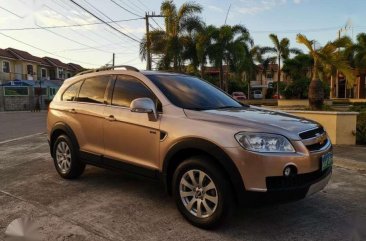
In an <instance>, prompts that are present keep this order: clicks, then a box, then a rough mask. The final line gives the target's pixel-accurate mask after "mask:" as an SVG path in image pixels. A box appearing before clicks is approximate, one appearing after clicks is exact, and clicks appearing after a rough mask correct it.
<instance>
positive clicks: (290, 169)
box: [283, 165, 297, 177]
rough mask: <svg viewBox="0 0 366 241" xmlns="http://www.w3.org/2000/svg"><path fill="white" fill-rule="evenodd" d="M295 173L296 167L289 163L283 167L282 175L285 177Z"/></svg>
mask: <svg viewBox="0 0 366 241" xmlns="http://www.w3.org/2000/svg"><path fill="white" fill-rule="evenodd" d="M296 174H297V168H296V167H295V166H293V165H289V166H287V167H285V169H283V175H284V176H285V177H293V176H295V175H296Z"/></svg>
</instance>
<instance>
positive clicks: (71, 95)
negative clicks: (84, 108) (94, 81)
mask: <svg viewBox="0 0 366 241" xmlns="http://www.w3.org/2000/svg"><path fill="white" fill-rule="evenodd" d="M81 83H83V81H79V82H76V83H75V84H73V85H70V86H69V88H67V89H66V91H65V92H64V93H63V94H62V97H61V100H63V101H75V100H76V97H77V95H78V93H79V89H80V86H81Z"/></svg>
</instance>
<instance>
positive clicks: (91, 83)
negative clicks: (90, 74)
mask: <svg viewBox="0 0 366 241" xmlns="http://www.w3.org/2000/svg"><path fill="white" fill-rule="evenodd" d="M109 79H110V77H109V76H99V77H94V78H89V79H86V80H85V81H84V83H83V85H82V86H81V89H80V93H79V96H78V101H80V102H89V103H103V102H104V93H105V90H106V88H107V85H108V81H109Z"/></svg>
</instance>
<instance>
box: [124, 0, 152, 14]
mask: <svg viewBox="0 0 366 241" xmlns="http://www.w3.org/2000/svg"><path fill="white" fill-rule="evenodd" d="M120 2H122V1H121V0H120ZM127 2H129V3H131V4H132V5H133V6H135V7H136V8H137V9H139V10H138V11H142V12H145V11H146V10H144V9H142V8H141V7H139V6H138V5H137V4H135V3H134V2H133V1H129V0H127Z"/></svg>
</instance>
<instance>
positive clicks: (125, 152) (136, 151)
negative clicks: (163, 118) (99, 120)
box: [103, 75, 160, 170]
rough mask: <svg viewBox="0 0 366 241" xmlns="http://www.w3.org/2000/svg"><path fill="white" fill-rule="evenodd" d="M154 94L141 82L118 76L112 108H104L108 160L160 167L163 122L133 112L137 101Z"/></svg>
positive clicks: (112, 98) (154, 98)
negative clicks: (132, 108)
mask: <svg viewBox="0 0 366 241" xmlns="http://www.w3.org/2000/svg"><path fill="white" fill-rule="evenodd" d="M142 97H149V98H151V99H153V100H154V101H156V103H157V102H158V100H157V98H156V97H155V95H154V94H153V93H152V92H151V90H150V89H148V87H147V86H146V85H145V84H144V83H143V82H142V81H140V80H139V79H137V78H135V77H133V76H129V75H118V76H117V78H116V81H115V84H114V86H113V92H112V94H111V98H110V99H111V102H110V105H107V106H106V109H105V118H106V119H105V120H104V125H103V126H104V146H105V157H106V160H109V161H112V160H114V161H115V160H117V161H118V162H119V163H120V164H121V163H123V164H132V165H134V166H137V167H143V168H148V169H152V170H156V169H158V167H159V161H158V160H159V143H160V132H159V126H160V120H159V118H158V120H151V118H149V114H147V113H136V112H131V111H130V109H129V106H130V103H131V102H132V101H133V100H134V99H136V98H142Z"/></svg>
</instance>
